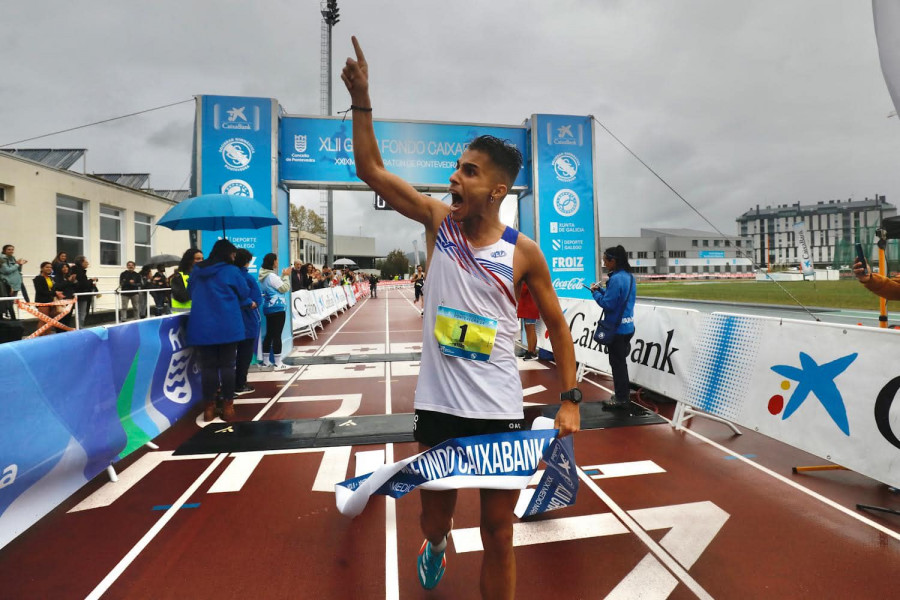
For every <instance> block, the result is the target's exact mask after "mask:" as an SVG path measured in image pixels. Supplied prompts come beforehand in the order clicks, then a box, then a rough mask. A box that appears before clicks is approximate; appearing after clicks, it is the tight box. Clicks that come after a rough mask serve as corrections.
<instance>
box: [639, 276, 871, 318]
mask: <svg viewBox="0 0 900 600" xmlns="http://www.w3.org/2000/svg"><path fill="white" fill-rule="evenodd" d="M779 283H780V285H781V286H783V287H784V289H786V290H788V291H789V292H790V293H791V294H793V295H794V297H795V298H797V300H799V301H800V302H801V303H803V305H804V306H822V307H828V308H858V309H863V310H876V311H877V310H878V308H879V306H878V296H876V295H874V294H873V293H871V292H870V291H869V290H867V289H866V288H864V287H863V286H862V285H861V284H860V283H859V282H858V281H856V280H855V279H852V280H842V281H819V282H812V281H786V282H779ZM637 294H638V296H647V297H653V298H679V299H683V300H715V301H718V302H750V303H755V304H783V305H789V306H796V303H795V302H794V301H793V300H791V297H790V296H788V295H787V294H786V293H785V292H784V290H783V289H782V288H781V287H779V285H778V284H775V283H773V282H772V281H721V282H720V281H697V282H693V281H692V282H681V281H678V282H666V283H656V282H654V283H639V284H638V286H637Z"/></svg>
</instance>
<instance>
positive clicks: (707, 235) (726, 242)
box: [600, 228, 754, 277]
mask: <svg viewBox="0 0 900 600" xmlns="http://www.w3.org/2000/svg"><path fill="white" fill-rule="evenodd" d="M600 244H601V252H602V251H603V250H605V249H606V248H608V247H610V246H619V245H621V246H622V247H624V248H625V251H626V252H627V253H628V263H629V264H630V265H631V268H632V271H633V272H634V273H636V274H642V275H648V276H660V277H673V276H692V275H695V276H699V277H720V276H727V275H730V274H736V273H751V272H753V270H754V269H753V263H752V261H751V258H750V257H751V256H752V255H753V243H752V241H751V240H750V239H748V238H742V237H738V236H730V235H719V234H718V233H712V232H709V231H699V230H696V229H650V228H641V235H640V237H604V238H602V239H601V240H600Z"/></svg>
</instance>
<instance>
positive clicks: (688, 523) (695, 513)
mask: <svg viewBox="0 0 900 600" xmlns="http://www.w3.org/2000/svg"><path fill="white" fill-rule="evenodd" d="M628 514H629V515H631V516H632V517H634V520H635V521H637V523H638V525H640V526H641V527H643V528H644V529H646V530H648V531H654V530H658V529H668V530H669V531H668V533H666V535H664V536H663V538H662V539H661V540H659V545H660V546H662V547H663V548H665V549H666V551H667V552H668V553H669V554H671V555H672V557H673V558H674V559H675V560H677V561H678V563H679V564H680V565H681V566H683V567H684V568H685V569H690V568H691V567H693V566H694V563H695V562H697V559H698V558H700V555H701V554H703V551H704V550H706V548H707V547H709V545H710V544H711V543H712V541H713V539H715V537H716V535H718V533H719V531H720V530H721V529H722V527H723V526H724V525H725V522H726V521H728V519H729V517H730V516H731V515H729V514H728V513H727V512H725V511H724V510H722V509H721V508H719V507H718V506H716V505H715V504H714V503H712V502H709V501H704V502H688V503H686V504H673V505H670V506H654V507H651V508H641V509H637V510H629V511H628Z"/></svg>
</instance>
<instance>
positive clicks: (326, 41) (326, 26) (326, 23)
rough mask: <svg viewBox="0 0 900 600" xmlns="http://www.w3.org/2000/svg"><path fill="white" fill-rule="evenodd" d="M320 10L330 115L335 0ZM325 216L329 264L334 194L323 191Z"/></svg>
mask: <svg viewBox="0 0 900 600" xmlns="http://www.w3.org/2000/svg"><path fill="white" fill-rule="evenodd" d="M319 9H320V11H321V12H322V48H321V53H322V69H321V73H320V77H319V85H320V86H321V96H320V100H321V112H322V114H323V115H327V116H329V117H330V116H331V28H332V27H334V26H335V25H337V24H338V22H339V21H340V18H339V16H340V10H339V9H338V5H337V0H322V2H321V4H320V5H319ZM325 205H326V210H327V217H326V218H325V236H326V244H327V249H326V255H325V262H326V263H327V264H328V265H329V266H330V265H331V264H332V262H334V194H333V192H332V191H331V190H327V191H326V192H325Z"/></svg>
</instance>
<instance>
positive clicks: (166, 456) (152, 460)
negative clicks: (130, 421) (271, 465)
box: [69, 450, 216, 513]
mask: <svg viewBox="0 0 900 600" xmlns="http://www.w3.org/2000/svg"><path fill="white" fill-rule="evenodd" d="M173 453H174V450H159V451H158V452H147V453H146V454H144V455H143V456H141V457H140V458H139V459H137V460H136V461H134V462H133V463H132V464H131V465H130V466H129V467H128V468H127V469H125V470H124V471H122V472H121V473H119V474H118V475H119V480H118V481H107V482H106V483H104V484H103V487H101V488H100V489H98V490H97V491H95V492H94V493H93V494H91V495H90V496H88V497H87V498H85V499H84V500H82V501H81V502H79V503H78V504H76V505H75V506H73V507H72V508H70V509H69V512H70V513H73V512H79V511H82V510H90V509H92V508H102V507H104V506H109V505H110V504H112V503H113V502H115V501H116V500H118V499H119V498H121V497H122V496H123V495H125V493H126V492H127V491H128V490H130V489H131V488H132V487H133V486H134V485H135V484H136V483H137V482H139V481H140V480H141V479H143V478H144V477H145V476H147V474H149V473H150V471H152V470H153V469H155V468H156V466H157V465H159V464H161V463H163V462H165V461H169V460H196V459H198V458H215V457H216V455H215V454H188V455H185V456H173Z"/></svg>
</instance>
